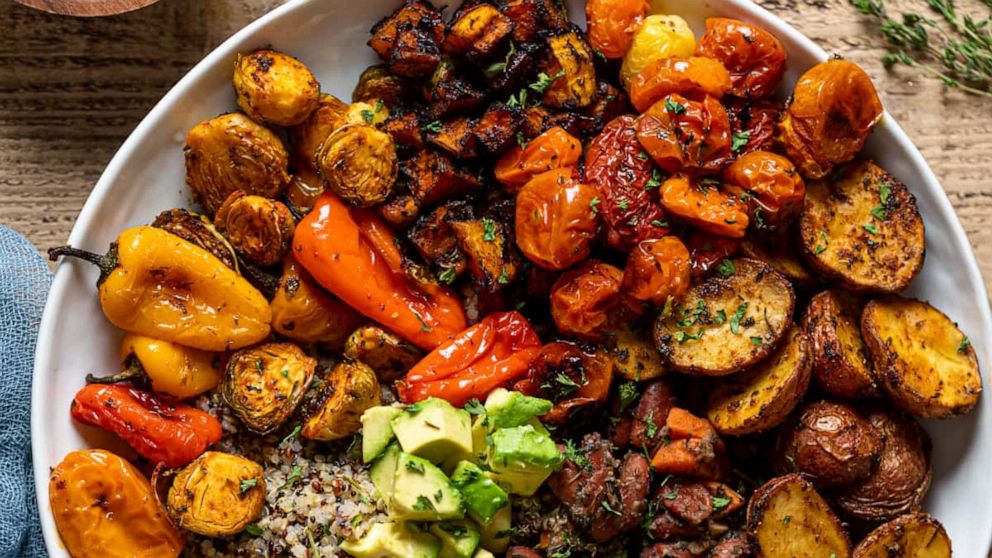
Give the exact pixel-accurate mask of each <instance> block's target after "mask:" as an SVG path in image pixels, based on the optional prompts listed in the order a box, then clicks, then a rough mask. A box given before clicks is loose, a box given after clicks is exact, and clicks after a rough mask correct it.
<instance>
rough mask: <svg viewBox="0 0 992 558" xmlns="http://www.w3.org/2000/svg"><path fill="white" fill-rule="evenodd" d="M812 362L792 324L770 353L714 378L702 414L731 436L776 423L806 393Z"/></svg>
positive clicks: (783, 418) (760, 430) (759, 430)
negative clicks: (753, 363)
mask: <svg viewBox="0 0 992 558" xmlns="http://www.w3.org/2000/svg"><path fill="white" fill-rule="evenodd" d="M812 362H813V355H812V354H811V351H810V344H809V341H808V340H807V339H806V335H805V334H804V333H803V332H802V330H801V329H799V328H798V327H795V326H793V327H792V328H790V329H789V332H788V333H787V334H786V335H785V340H783V341H782V345H781V347H779V349H778V350H777V351H776V352H775V353H774V354H772V356H770V357H768V358H767V359H766V360H764V361H762V362H761V363H759V364H757V365H756V366H755V367H754V368H751V369H750V370H747V371H745V372H741V373H740V374H734V375H733V376H728V377H726V378H721V379H720V380H719V381H718V383H717V384H716V385H715V386H714V387H713V389H712V390H711V391H710V397H709V403H708V406H707V410H706V418H708V419H709V421H710V422H711V423H712V424H713V427H714V428H716V430H717V432H719V433H720V434H730V435H734V436H738V435H742V434H752V433H754V432H763V431H765V430H769V429H771V428H774V427H775V426H778V425H779V424H780V423H781V422H782V421H783V420H785V418H786V416H788V414H789V413H791V412H792V410H793V409H794V408H795V407H796V405H797V404H798V403H799V402H800V401H801V400H802V398H803V396H804V395H806V389H807V388H808V387H809V380H810V375H811V372H810V369H811V365H812Z"/></svg>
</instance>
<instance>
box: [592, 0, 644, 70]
mask: <svg viewBox="0 0 992 558" xmlns="http://www.w3.org/2000/svg"><path fill="white" fill-rule="evenodd" d="M650 8H651V5H650V4H649V3H648V1H647V0H588V2H586V26H587V27H588V30H589V31H588V36H589V44H591V45H592V48H594V49H597V50H599V52H602V53H603V56H605V57H607V58H622V57H623V55H624V53H626V52H627V49H628V48H630V42H631V41H632V40H633V39H634V33H637V30H638V29H640V28H641V25H643V24H644V16H646V15H647V13H648V9H650Z"/></svg>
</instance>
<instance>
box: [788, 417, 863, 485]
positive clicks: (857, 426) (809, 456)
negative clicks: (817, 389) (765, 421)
mask: <svg viewBox="0 0 992 558" xmlns="http://www.w3.org/2000/svg"><path fill="white" fill-rule="evenodd" d="M881 453H882V435H881V434H880V433H879V432H878V431H877V430H875V427H874V426H872V425H871V424H870V423H869V422H868V421H867V420H865V418H864V417H862V416H861V415H860V414H859V413H858V412H857V411H855V410H854V409H853V408H851V407H850V406H848V405H845V404H843V403H836V402H832V401H817V402H815V403H810V404H808V405H806V406H804V407H803V408H802V409H800V410H799V413H798V414H797V416H796V417H794V418H793V419H792V420H791V421H790V422H789V423H788V424H787V425H786V426H785V427H784V428H783V429H782V430H781V431H780V432H779V436H778V443H777V445H776V451H775V455H774V458H773V460H772V465H773V467H774V468H775V470H776V472H777V473H779V474H787V473H802V474H803V475H804V476H805V477H806V478H807V479H808V480H809V481H810V482H812V483H813V484H815V485H816V486H818V487H826V486H839V485H843V484H851V483H853V482H857V481H860V480H863V479H865V478H866V477H868V475H870V474H871V472H872V469H874V468H875V463H876V462H877V461H878V458H879V455H880V454H881Z"/></svg>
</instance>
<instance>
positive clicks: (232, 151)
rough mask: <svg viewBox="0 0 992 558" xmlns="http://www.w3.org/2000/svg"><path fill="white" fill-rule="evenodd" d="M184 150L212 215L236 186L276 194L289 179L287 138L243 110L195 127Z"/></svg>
mask: <svg viewBox="0 0 992 558" xmlns="http://www.w3.org/2000/svg"><path fill="white" fill-rule="evenodd" d="M184 153H185V156H186V184H187V185H189V189H190V191H191V192H192V193H193V200H194V201H196V203H198V204H199V205H200V206H201V207H203V209H205V210H206V211H207V213H208V214H209V215H213V214H214V213H215V212H216V211H217V209H218V208H220V205H221V204H222V203H224V200H226V199H227V196H229V195H231V193H232V192H234V191H235V190H241V191H243V192H245V193H246V194H252V195H256V196H263V197H266V198H277V197H279V194H280V193H281V192H282V190H283V187H284V186H285V185H286V182H288V181H289V174H288V172H287V167H288V166H289V153H287V152H286V148H285V146H283V144H282V140H280V139H279V136H277V135H276V134H275V133H273V132H272V130H269V129H268V128H266V127H265V126H262V125H261V124H258V123H257V122H255V121H253V120H251V119H250V118H248V117H247V116H245V115H243V114H241V113H238V112H232V113H229V114H222V115H220V116H218V117H216V118H212V119H210V120H204V121H203V122H200V123H199V124H197V125H196V126H194V127H193V129H191V130H190V131H189V133H188V134H187V135H186V147H185V148H184Z"/></svg>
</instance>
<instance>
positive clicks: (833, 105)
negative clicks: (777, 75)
mask: <svg viewBox="0 0 992 558" xmlns="http://www.w3.org/2000/svg"><path fill="white" fill-rule="evenodd" d="M881 119H882V102H881V101H879V99H878V93H877V92H876V91H875V85H874V84H872V82H871V78H870V77H868V74H866V73H865V71H864V70H862V69H861V68H860V67H859V66H858V65H857V64H855V63H853V62H848V61H847V60H828V61H827V62H821V63H819V64H817V65H816V66H813V67H812V68H810V69H809V70H808V71H807V72H806V73H805V74H803V75H802V77H800V78H799V82H798V83H796V88H795V90H794V91H793V93H792V102H791V103H790V104H789V106H788V107H786V109H785V113H784V114H783V115H782V120H781V121H780V122H779V134H780V136H779V139H780V140H781V142H782V145H783V146H784V147H785V151H786V153H787V154H788V155H789V159H791V160H792V162H794V163H795V164H796V166H797V167H799V171H800V172H801V173H802V174H803V176H805V177H806V178H823V177H824V176H826V175H827V173H829V172H830V170H831V169H832V168H833V167H834V166H835V165H839V164H841V163H846V162H847V161H850V160H851V159H852V158H853V157H854V156H855V155H856V154H857V153H858V152H859V151H861V148H862V147H864V145H865V141H866V140H867V139H868V134H870V133H871V131H872V129H873V128H874V127H875V124H878V121H879V120H881Z"/></svg>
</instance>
